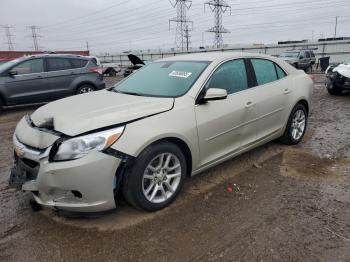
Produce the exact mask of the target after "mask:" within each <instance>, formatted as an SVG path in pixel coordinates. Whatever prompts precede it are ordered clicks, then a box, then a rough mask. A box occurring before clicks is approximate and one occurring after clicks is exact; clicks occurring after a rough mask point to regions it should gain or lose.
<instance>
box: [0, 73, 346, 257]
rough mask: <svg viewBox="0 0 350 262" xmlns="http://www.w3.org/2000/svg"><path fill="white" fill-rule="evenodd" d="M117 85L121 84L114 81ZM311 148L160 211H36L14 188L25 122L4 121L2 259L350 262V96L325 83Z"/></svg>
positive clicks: (251, 166) (14, 112)
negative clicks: (15, 141) (15, 140)
mask: <svg viewBox="0 0 350 262" xmlns="http://www.w3.org/2000/svg"><path fill="white" fill-rule="evenodd" d="M107 81H108V83H109V84H110V83H112V82H113V81H115V80H114V79H112V78H107ZM316 81H317V84H316V88H315V96H314V103H315V104H314V105H315V108H314V111H313V114H312V116H311V117H310V119H309V127H308V131H307V133H306V136H305V138H304V140H303V142H302V143H301V144H299V145H297V146H292V147H287V146H284V145H281V144H279V143H276V142H272V143H269V144H267V145H265V146H262V147H259V148H257V149H255V150H252V151H251V152H248V153H246V154H244V155H242V156H239V157H237V158H235V159H233V160H231V161H228V162H226V163H224V164H222V165H219V166H217V167H215V168H212V169H210V170H209V171H207V172H205V173H203V174H200V175H198V176H196V177H193V178H191V179H188V180H187V181H186V185H185V188H184V190H183V192H182V193H181V194H180V196H179V198H178V199H177V200H176V201H175V202H174V203H173V204H172V205H171V206H170V207H168V208H166V209H164V210H162V211H159V212H156V213H144V212H141V211H136V210H135V209H133V208H132V207H130V206H129V205H128V204H126V203H124V202H123V201H120V202H119V203H118V208H117V210H115V211H112V212H111V213H109V214H105V215H103V216H101V217H97V218H64V217H60V216H58V215H57V214H56V213H53V212H52V211H51V210H47V209H45V210H42V211H40V212H33V211H32V210H31V208H30V206H29V204H28V201H29V199H30V195H28V194H23V193H22V192H14V191H13V190H11V189H9V188H8V187H7V183H6V180H7V179H8V175H9V171H10V168H11V165H12V149H11V147H12V146H11V136H12V133H13V130H14V127H15V125H16V122H17V121H18V120H19V119H20V118H21V117H22V116H23V115H24V114H26V113H30V112H31V111H33V110H35V108H36V107H25V108H17V109H11V110H7V111H5V112H4V113H3V114H2V115H1V116H0V139H1V143H0V160H1V162H0V261H217V260H218V261H350V95H344V96H330V95H328V93H327V92H326V90H325V88H324V86H323V83H322V81H323V79H322V78H321V77H320V76H318V77H317V79H316Z"/></svg>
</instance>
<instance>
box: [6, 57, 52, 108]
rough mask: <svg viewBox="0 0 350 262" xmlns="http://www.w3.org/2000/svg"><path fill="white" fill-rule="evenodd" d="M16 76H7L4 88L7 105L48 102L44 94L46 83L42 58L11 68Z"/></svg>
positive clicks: (46, 87)
mask: <svg viewBox="0 0 350 262" xmlns="http://www.w3.org/2000/svg"><path fill="white" fill-rule="evenodd" d="M10 70H11V71H16V72H17V74H16V75H13V76H10V75H9V76H7V77H6V80H5V88H6V92H7V97H8V103H9V104H30V103H39V102H46V101H48V99H47V97H46V95H45V93H46V90H47V89H48V83H47V80H46V79H45V75H46V73H45V72H44V63H43V59H42V58H33V59H30V60H26V61H24V62H21V63H19V64H18V65H16V66H14V67H12V68H11V69H10Z"/></svg>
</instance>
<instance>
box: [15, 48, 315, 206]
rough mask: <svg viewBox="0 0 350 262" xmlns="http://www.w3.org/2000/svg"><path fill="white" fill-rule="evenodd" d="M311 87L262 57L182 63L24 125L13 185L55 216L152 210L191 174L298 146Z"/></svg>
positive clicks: (38, 114) (145, 71)
mask: <svg viewBox="0 0 350 262" xmlns="http://www.w3.org/2000/svg"><path fill="white" fill-rule="evenodd" d="M312 92H313V81H312V80H311V79H310V77H309V76H308V75H306V74H305V73H304V72H302V71H299V70H296V69H295V68H293V67H292V66H290V65H288V64H287V63H285V62H283V61H282V60H280V59H278V58H274V57H270V56H265V55H260V54H244V53H229V52H225V53H205V54H192V55H185V56H176V57H171V58H166V59H162V60H159V61H156V62H153V63H151V64H148V65H146V66H144V67H143V68H142V69H140V70H139V71H138V72H136V73H135V74H132V75H131V76H130V77H128V78H126V79H124V80H123V81H121V82H119V83H118V84H116V85H115V86H114V87H112V88H110V89H109V90H103V91H98V92H93V93H88V94H83V95H79V96H74V97H69V98H65V99H62V100H59V101H56V102H52V103H49V104H47V105H45V106H43V107H41V108H39V109H38V110H36V111H35V112H34V113H33V114H32V115H30V116H25V117H23V119H22V120H21V121H20V122H19V123H18V125H17V127H16V130H15V133H14V136H13V141H14V152H15V154H14V155H15V156H14V157H15V165H14V167H13V169H12V173H11V178H10V184H11V185H12V186H14V187H17V188H19V189H22V190H25V191H30V192H32V193H33V196H34V199H35V200H36V202H37V203H39V204H41V205H43V206H48V207H52V208H56V209H62V210H71V211H81V212H95V211H103V210H108V209H113V208H115V207H116V202H115V195H116V193H117V192H118V191H119V190H121V191H122V192H123V194H124V196H125V198H126V200H127V201H128V202H129V203H130V204H132V205H133V206H135V207H137V208H140V209H143V210H147V211H155V210H158V209H161V208H164V207H166V206H168V205H169V204H170V203H171V202H172V201H173V200H174V199H175V198H176V196H177V195H178V194H179V192H180V190H181V188H182V186H183V184H184V182H185V179H186V177H187V176H191V175H195V174H198V173H200V172H202V171H203V170H206V169H208V168H210V167H213V166H215V165H217V164H219V163H221V162H223V161H225V160H228V159H230V158H232V157H235V156H237V155H239V154H242V153H243V152H246V151H248V150H250V149H252V148H255V147H257V146H259V145H262V144H264V143H267V142H269V141H271V140H274V139H278V138H279V139H280V140H281V141H282V142H284V143H285V144H289V145H294V144H297V143H299V142H300V141H301V140H302V138H303V135H304V133H305V130H306V125H307V119H308V115H309V112H310V110H311V96H312Z"/></svg>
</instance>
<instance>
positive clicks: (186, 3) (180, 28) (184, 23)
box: [169, 0, 193, 50]
mask: <svg viewBox="0 0 350 262" xmlns="http://www.w3.org/2000/svg"><path fill="white" fill-rule="evenodd" d="M169 2H170V4H171V5H172V6H173V7H174V8H175V7H176V10H177V16H176V17H175V18H172V19H169V29H170V23H171V22H176V33H175V45H176V47H177V48H180V49H181V50H184V47H185V46H187V45H188V44H189V38H188V37H189V34H188V32H187V34H186V30H190V29H189V28H188V25H189V24H190V25H191V30H192V29H193V21H191V20H189V19H188V18H187V16H186V10H188V9H190V7H191V6H192V1H191V0H175V2H173V0H169ZM186 37H187V38H186Z"/></svg>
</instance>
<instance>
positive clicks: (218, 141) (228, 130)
mask: <svg viewBox="0 0 350 262" xmlns="http://www.w3.org/2000/svg"><path fill="white" fill-rule="evenodd" d="M248 87H249V84H248V76H247V71H246V66H245V61H244V59H237V60H231V61H228V62H225V63H223V64H222V65H220V66H219V67H218V68H217V69H216V71H215V72H214V73H213V75H212V76H211V77H210V79H209V81H208V82H207V84H206V85H205V87H204V90H203V92H205V90H207V89H209V88H221V89H226V91H227V93H228V96H227V98H226V99H224V100H217V101H208V102H207V103H205V104H197V105H196V106H195V112H196V120H197V131H198V139H199V145H200V157H201V165H202V166H203V165H206V164H210V163H212V162H215V161H216V160H218V159H222V158H224V157H226V156H227V157H228V156H230V155H231V154H232V153H234V152H236V151H239V149H240V147H241V145H242V143H247V141H252V140H255V138H256V122H255V120H254V119H255V118H256V107H255V106H254V103H253V102H252V100H251V99H252V98H251V95H250V92H249V90H248Z"/></svg>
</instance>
